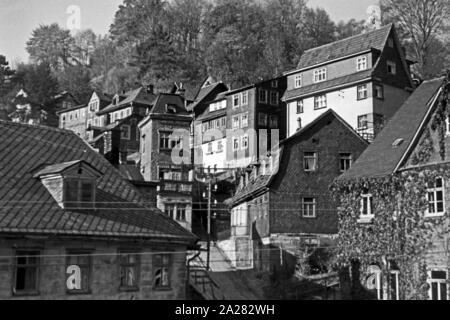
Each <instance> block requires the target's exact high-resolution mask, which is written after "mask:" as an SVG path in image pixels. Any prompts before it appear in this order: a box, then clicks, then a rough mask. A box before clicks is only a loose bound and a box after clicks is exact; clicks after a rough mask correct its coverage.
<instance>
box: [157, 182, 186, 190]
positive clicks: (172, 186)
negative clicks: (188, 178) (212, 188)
mask: <svg viewBox="0 0 450 320" xmlns="http://www.w3.org/2000/svg"><path fill="white" fill-rule="evenodd" d="M158 191H159V192H164V191H169V192H180V193H192V184H189V183H186V182H175V181H170V182H168V181H162V182H161V183H160V185H159V187H158Z"/></svg>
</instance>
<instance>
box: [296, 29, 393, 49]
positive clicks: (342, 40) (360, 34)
mask: <svg viewBox="0 0 450 320" xmlns="http://www.w3.org/2000/svg"><path fill="white" fill-rule="evenodd" d="M393 25H394V24H393V23H389V24H387V25H385V26H382V27H381V28H379V29H375V30H371V31H369V32H362V33H359V34H355V35H353V36H350V37H347V38H344V39H339V40H336V41H333V42H330V43H326V44H323V45H321V46H318V47H314V48H311V49H308V50H306V51H305V52H304V53H306V52H311V51H314V50H316V49H322V48H325V47H327V46H331V45H333V44H336V43H339V42H344V41H348V40H350V39H353V38H356V37H360V36H362V35H365V34H372V33H375V32H377V31H381V30H384V29H388V27H389V28H392V26H393Z"/></svg>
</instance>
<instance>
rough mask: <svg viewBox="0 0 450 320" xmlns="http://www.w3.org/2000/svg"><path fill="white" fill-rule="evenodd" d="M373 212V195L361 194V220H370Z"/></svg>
mask: <svg viewBox="0 0 450 320" xmlns="http://www.w3.org/2000/svg"><path fill="white" fill-rule="evenodd" d="M373 217H374V213H373V197H372V195H371V194H363V195H362V199H361V216H360V218H361V220H371V219H373Z"/></svg>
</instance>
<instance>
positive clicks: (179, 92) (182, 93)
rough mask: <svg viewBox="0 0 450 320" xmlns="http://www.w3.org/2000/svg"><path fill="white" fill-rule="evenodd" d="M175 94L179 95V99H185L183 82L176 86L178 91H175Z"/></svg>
mask: <svg viewBox="0 0 450 320" xmlns="http://www.w3.org/2000/svg"><path fill="white" fill-rule="evenodd" d="M177 94H178V95H180V96H181V97H183V98H185V96H186V89H185V88H184V85H183V82H180V85H179V86H178V89H177Z"/></svg>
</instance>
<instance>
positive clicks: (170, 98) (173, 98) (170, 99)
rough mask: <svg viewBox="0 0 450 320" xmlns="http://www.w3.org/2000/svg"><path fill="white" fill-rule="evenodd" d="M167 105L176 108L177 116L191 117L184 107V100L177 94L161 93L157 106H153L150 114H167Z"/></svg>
mask: <svg viewBox="0 0 450 320" xmlns="http://www.w3.org/2000/svg"><path fill="white" fill-rule="evenodd" d="M166 105H171V106H176V108H177V113H176V114H177V115H189V112H188V111H187V110H186V108H185V106H184V101H183V98H182V97H181V96H180V95H177V94H170V93H160V94H158V96H157V97H156V99H155V105H154V106H153V108H152V110H151V111H150V114H156V113H158V114H161V113H167V110H166Z"/></svg>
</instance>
